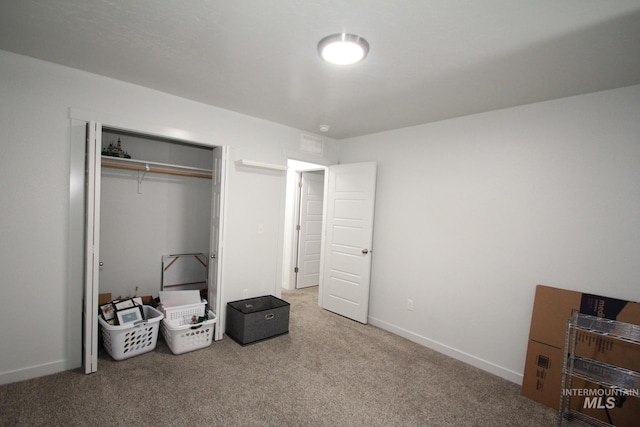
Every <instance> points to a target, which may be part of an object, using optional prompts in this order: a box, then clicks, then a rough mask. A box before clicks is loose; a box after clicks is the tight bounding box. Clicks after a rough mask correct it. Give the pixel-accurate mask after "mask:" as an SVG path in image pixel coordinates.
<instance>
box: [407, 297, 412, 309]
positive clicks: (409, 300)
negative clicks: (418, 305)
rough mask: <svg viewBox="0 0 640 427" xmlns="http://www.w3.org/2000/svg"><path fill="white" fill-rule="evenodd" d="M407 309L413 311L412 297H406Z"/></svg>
mask: <svg viewBox="0 0 640 427" xmlns="http://www.w3.org/2000/svg"><path fill="white" fill-rule="evenodd" d="M407 310H409V311H413V300H412V299H408V300H407Z"/></svg>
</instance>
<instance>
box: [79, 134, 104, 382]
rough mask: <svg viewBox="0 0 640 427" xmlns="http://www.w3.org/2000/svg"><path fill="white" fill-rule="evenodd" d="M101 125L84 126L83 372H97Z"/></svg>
mask: <svg viewBox="0 0 640 427" xmlns="http://www.w3.org/2000/svg"><path fill="white" fill-rule="evenodd" d="M101 146H102V125H101V124H100V123H98V122H94V121H90V122H89V123H87V146H86V153H87V156H86V164H85V167H86V168H85V171H86V176H85V178H86V182H87V188H86V191H87V192H86V195H87V196H86V207H85V209H86V215H87V216H86V229H85V248H86V250H85V290H84V318H83V322H84V331H85V333H84V342H83V360H82V364H83V366H84V372H85V373H86V374H90V373H92V372H96V371H97V370H98V313H97V310H98V293H99V290H100V278H99V274H100V168H101V165H100V160H101V158H100V152H101V148H102V147H101Z"/></svg>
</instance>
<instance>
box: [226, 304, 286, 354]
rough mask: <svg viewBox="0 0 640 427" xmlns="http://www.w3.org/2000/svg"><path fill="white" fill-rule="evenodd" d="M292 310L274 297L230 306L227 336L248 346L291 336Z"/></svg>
mask: <svg viewBox="0 0 640 427" xmlns="http://www.w3.org/2000/svg"><path fill="white" fill-rule="evenodd" d="M289 306H290V304H289V303H288V302H286V301H284V300H281V299H280V298H276V297H274V296H273V295H265V296H262V297H257V298H247V299H243V300H239V301H233V302H228V303H227V322H226V325H225V330H226V334H227V335H229V336H230V337H231V338H233V340H234V341H236V342H237V343H238V344H241V345H247V344H253V343H255V342H258V341H262V340H265V339H268V338H273V337H277V336H278V335H283V334H286V333H289Z"/></svg>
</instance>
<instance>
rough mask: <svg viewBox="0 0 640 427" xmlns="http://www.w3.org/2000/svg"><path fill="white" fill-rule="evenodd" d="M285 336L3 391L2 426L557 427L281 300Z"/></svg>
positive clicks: (528, 407)
mask: <svg viewBox="0 0 640 427" xmlns="http://www.w3.org/2000/svg"><path fill="white" fill-rule="evenodd" d="M282 298H283V299H285V300H287V301H289V302H290V303H291V320H290V333H289V334H287V335H283V336H280V337H277V338H273V339H270V340H267V341H263V342H260V343H257V344H252V345H249V346H245V347H242V346H240V345H238V344H237V343H236V342H234V341H233V340H231V339H230V338H228V337H225V338H224V339H223V340H222V341H219V342H214V343H213V344H212V345H211V346H209V347H207V348H205V349H201V350H197V351H194V352H191V353H185V354H182V355H178V356H176V355H173V354H172V353H171V352H170V351H169V349H168V348H167V346H166V344H165V343H164V341H163V339H162V337H161V336H160V338H159V340H158V345H157V347H156V349H155V350H154V351H152V352H150V353H147V354H144V355H140V356H136V357H133V358H131V359H126V360H123V361H119V362H116V361H113V360H112V359H111V358H110V357H109V356H108V355H107V354H105V353H104V352H102V353H101V355H100V359H99V364H98V372H97V373H95V374H92V375H84V374H82V373H81V372H80V371H79V370H74V371H68V372H63V373H59V374H55V375H50V376H47V377H43V378H37V379H34V380H29V381H23V382H19V383H14V384H8V385H4V386H0V425H2V426H134V425H135V426H205V425H209V426H551V425H554V424H555V423H556V418H555V417H556V412H555V411H553V410H551V409H549V408H547V407H545V406H542V405H540V404H537V403H535V402H533V401H531V400H529V399H526V398H524V397H522V396H520V387H519V386H517V385H515V384H513V383H510V382H508V381H506V380H503V379H501V378H498V377H496V376H493V375H491V374H488V373H486V372H483V371H481V370H479V369H476V368H474V367H471V366H468V365H466V364H464V363H461V362H459V361H456V360H454V359H451V358H449V357H446V356H443V355H441V354H439V353H436V352H434V351H431V350H429V349H427V348H424V347H422V346H419V345H417V344H414V343H412V342H410V341H408V340H405V339H403V338H401V337H398V336H395V335H393V334H390V333H388V332H385V331H383V330H380V329H378V328H375V327H373V326H367V325H361V324H359V323H357V322H353V321H351V320H348V319H345V318H343V317H341V316H338V315H335V314H332V313H329V312H326V311H323V310H320V309H319V308H318V306H317V288H308V289H305V290H299V291H291V292H283V295H282Z"/></svg>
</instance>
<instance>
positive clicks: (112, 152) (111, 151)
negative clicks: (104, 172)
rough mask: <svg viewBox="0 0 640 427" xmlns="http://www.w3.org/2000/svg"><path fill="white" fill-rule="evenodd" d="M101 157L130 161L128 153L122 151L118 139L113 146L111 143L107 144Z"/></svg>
mask: <svg viewBox="0 0 640 427" xmlns="http://www.w3.org/2000/svg"><path fill="white" fill-rule="evenodd" d="M102 155H103V156H111V157H121V158H123V159H130V158H131V156H130V155H129V153H127V152H126V151H124V150H123V149H122V142H121V141H120V138H118V142H117V143H116V144H114V143H113V142H111V143H109V146H108V147H106V148H103V149H102Z"/></svg>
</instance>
